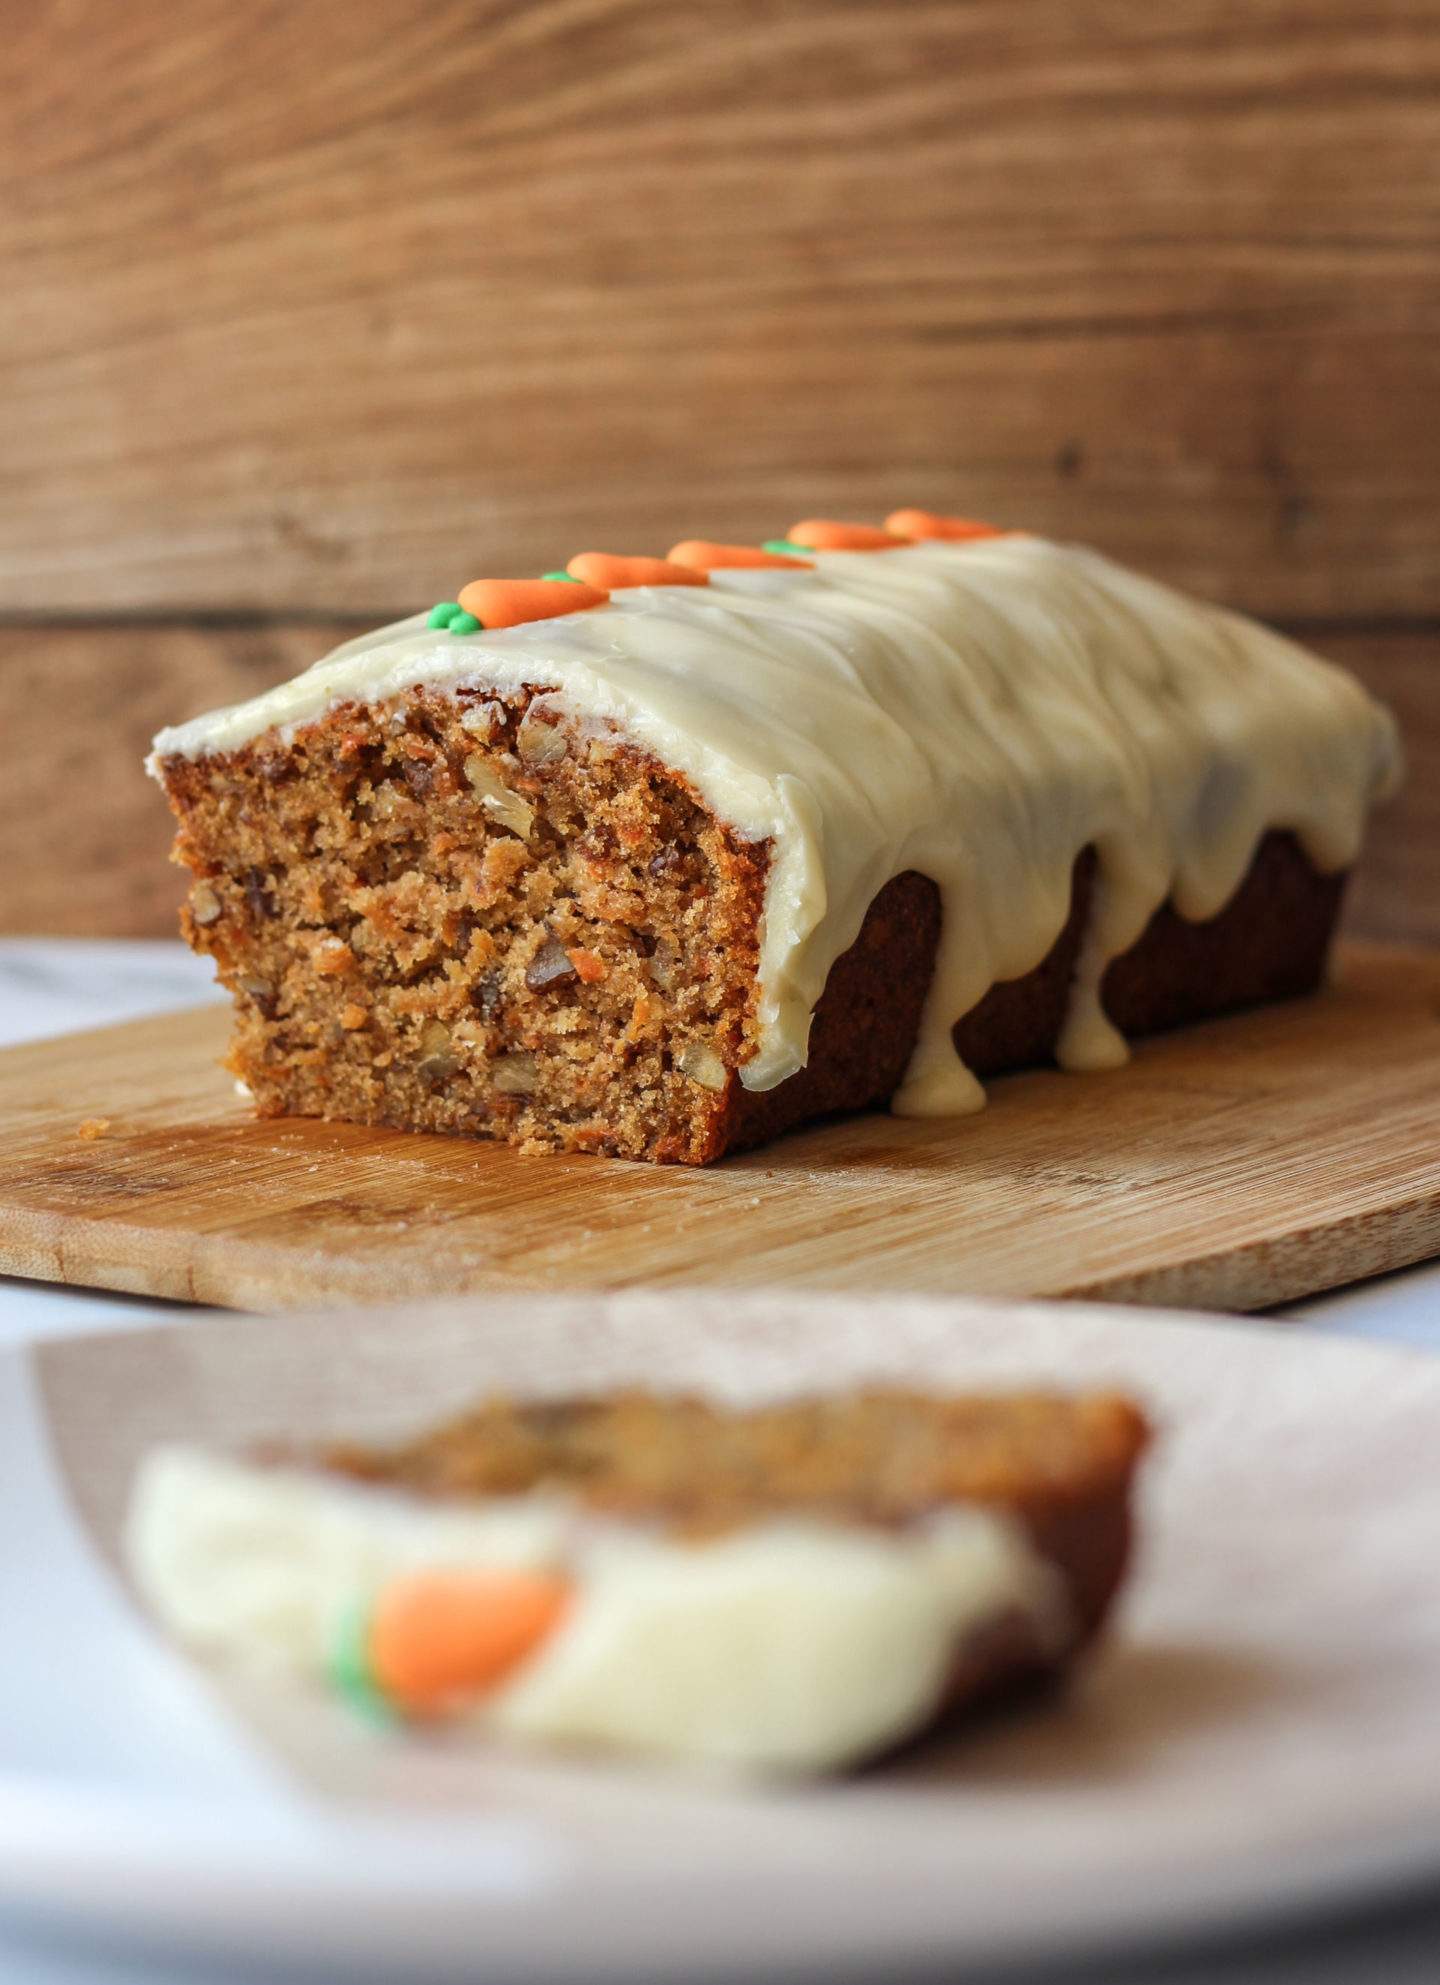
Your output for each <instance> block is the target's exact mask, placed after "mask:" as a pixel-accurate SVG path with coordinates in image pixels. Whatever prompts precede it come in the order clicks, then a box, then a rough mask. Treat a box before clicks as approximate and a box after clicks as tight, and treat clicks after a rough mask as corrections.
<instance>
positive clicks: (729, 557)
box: [667, 538, 814, 572]
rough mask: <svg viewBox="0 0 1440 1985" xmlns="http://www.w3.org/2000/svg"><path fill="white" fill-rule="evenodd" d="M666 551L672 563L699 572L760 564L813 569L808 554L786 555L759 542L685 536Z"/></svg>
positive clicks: (745, 568)
mask: <svg viewBox="0 0 1440 1985" xmlns="http://www.w3.org/2000/svg"><path fill="white" fill-rule="evenodd" d="M667 555H668V558H669V561H670V563H671V564H672V565H691V566H693V567H694V568H695V570H696V571H697V572H725V571H743V570H747V569H749V568H750V567H753V566H761V565H782V566H783V565H788V566H790V567H792V568H794V569H796V570H799V571H804V572H810V571H813V570H814V567H813V566H812V565H811V563H810V560H809V559H808V558H785V557H783V556H782V555H781V554H780V553H779V552H775V551H762V550H761V549H760V547H759V545H758V544H711V543H710V541H709V540H708V539H707V538H686V539H685V540H684V541H683V543H681V544H672V545H671V547H670V550H669V553H668V554H667Z"/></svg>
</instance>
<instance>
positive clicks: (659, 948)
mask: <svg viewBox="0 0 1440 1985" xmlns="http://www.w3.org/2000/svg"><path fill="white" fill-rule="evenodd" d="M679 963H680V947H679V945H678V944H677V943H676V942H675V940H674V938H673V937H657V938H656V940H655V949H654V951H653V953H652V954H651V957H650V976H651V978H652V979H653V980H654V981H655V983H656V985H657V986H659V988H660V990H661V992H669V991H670V989H671V988H672V986H673V985H674V984H675V967H676V966H677V965H678V964H679Z"/></svg>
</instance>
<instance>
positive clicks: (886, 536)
mask: <svg viewBox="0 0 1440 1985" xmlns="http://www.w3.org/2000/svg"><path fill="white" fill-rule="evenodd" d="M786 536H787V537H788V538H789V540H790V542H791V544H799V545H804V546H805V548H806V549H807V551H890V550H893V549H894V547H895V546H897V545H902V544H907V543H908V542H909V540H908V539H906V538H902V537H900V536H899V535H898V534H897V533H896V532H894V531H882V530H881V529H880V527H879V525H878V524H837V523H836V522H835V521H834V519H833V518H830V517H806V518H804V519H803V520H802V521H801V522H800V523H798V524H792V525H791V526H790V529H789V530H788V531H787V532H786ZM462 597H463V595H462Z"/></svg>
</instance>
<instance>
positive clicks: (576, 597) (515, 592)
mask: <svg viewBox="0 0 1440 1985" xmlns="http://www.w3.org/2000/svg"><path fill="white" fill-rule="evenodd" d="M609 597H610V596H609V594H608V593H607V592H605V591H604V589H603V588H602V587H600V586H577V585H576V584H575V582H574V581H573V580H571V579H472V580H471V581H470V584H469V585H468V586H462V587H461V588H460V604H461V606H462V607H463V608H464V609H465V611H466V612H467V613H473V614H474V616H475V618H476V619H477V620H478V621H479V623H480V625H481V626H482V627H519V626H520V625H521V623H522V622H523V621H527V620H553V619H554V618H555V617H556V616H557V615H558V614H562V613H578V612H579V611H580V610H581V609H582V608H583V607H603V606H604V604H605V602H606V600H607V599H608V598H609ZM452 631H453V629H452Z"/></svg>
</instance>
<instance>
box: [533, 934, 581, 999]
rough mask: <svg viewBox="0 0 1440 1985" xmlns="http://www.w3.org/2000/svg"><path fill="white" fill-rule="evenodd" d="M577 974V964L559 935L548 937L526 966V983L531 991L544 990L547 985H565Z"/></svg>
mask: <svg viewBox="0 0 1440 1985" xmlns="http://www.w3.org/2000/svg"><path fill="white" fill-rule="evenodd" d="M575 976H576V968H575V965H574V964H573V962H572V961H571V957H570V954H569V952H568V951H567V950H566V949H565V947H564V945H563V944H562V943H561V942H560V940H559V938H558V937H547V938H546V940H545V942H544V943H543V944H542V945H541V947H540V949H539V950H538V951H537V952H536V953H535V956H534V957H533V958H532V959H531V960H530V963H529V964H528V965H527V966H526V967H525V983H526V985H527V986H529V988H530V990H531V992H543V991H544V989H545V987H546V986H559V985H564V984H565V983H566V982H567V981H568V980H570V979H573V978H574V977H575Z"/></svg>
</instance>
